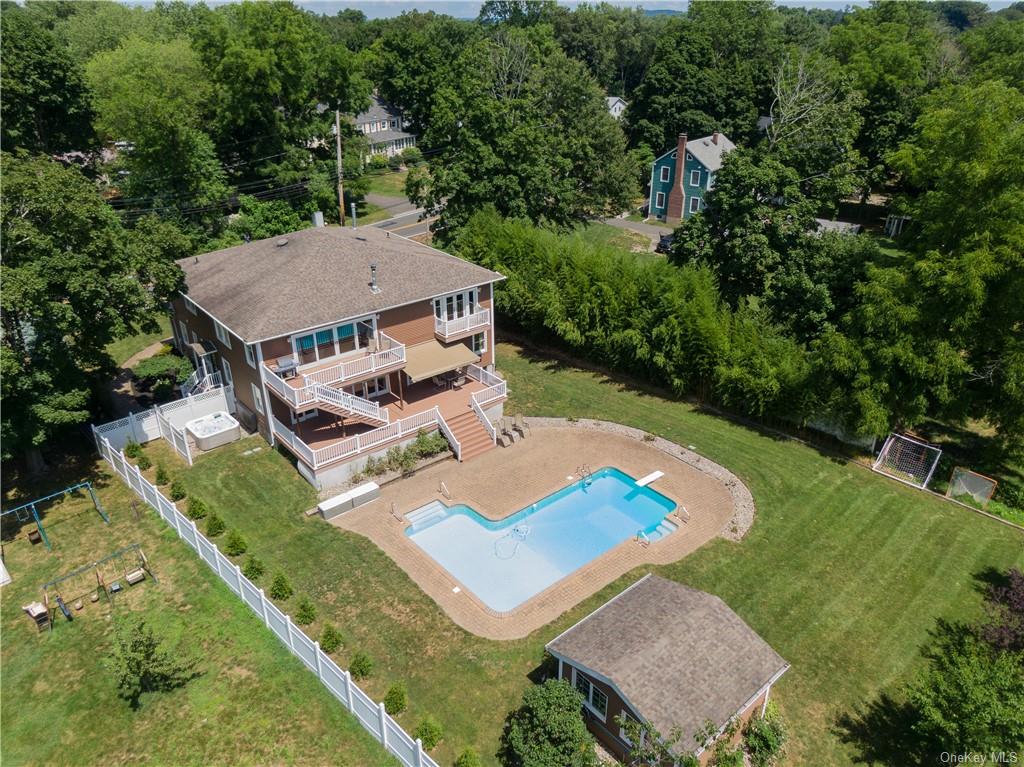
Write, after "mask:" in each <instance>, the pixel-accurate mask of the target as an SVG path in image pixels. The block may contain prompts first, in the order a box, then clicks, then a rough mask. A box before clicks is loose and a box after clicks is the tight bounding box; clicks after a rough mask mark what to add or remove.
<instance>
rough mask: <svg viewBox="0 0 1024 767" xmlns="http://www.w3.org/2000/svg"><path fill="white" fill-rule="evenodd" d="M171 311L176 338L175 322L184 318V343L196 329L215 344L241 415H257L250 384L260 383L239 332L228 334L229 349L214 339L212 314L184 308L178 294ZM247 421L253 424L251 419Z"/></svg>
mask: <svg viewBox="0 0 1024 767" xmlns="http://www.w3.org/2000/svg"><path fill="white" fill-rule="evenodd" d="M171 311H172V322H173V327H174V334H175V338H177V337H178V336H180V329H179V324H178V323H179V322H184V323H185V327H186V329H187V330H188V333H189V337H188V338H187V339H186V343H190V342H191V341H192V333H193V332H195V334H196V335H197V336H198V337H199V340H200V341H204V340H205V341H209V342H210V343H212V344H213V345H214V346H215V347H216V348H217V352H218V355H219V357H220V359H222V360H227V361H228V364H229V365H230V366H231V378H232V381H233V383H234V386H235V400H236V402H238V403H239V404H241V405H242V406H243V407H244V408H245V411H246V412H244V413H243V414H242V415H243V418H245V417H246V416H247V415H251V416H258V415H259V414H258V413H257V411H256V406H255V404H254V403H253V396H252V384H256V387H257V388H259V387H260V374H259V371H258V370H256V368H254V367H252V366H251V365H250V364H249V363H248V362H247V361H246V359H245V344H244V343H242V339H240V338H238V336H235V335H231V336H230V338H231V348H230V349H229V348H227V347H226V346H224V344H222V343H221V342H220V341H219V340H218V339H217V334H216V332H214V329H213V318H212V317H210V315H208V314H207V313H206V312H204V311H203V310H202V309H201V308H198V307H197V308H196V313H195V314H192V312H190V311H189V310H188V309H186V308H185V302H184V301H183V300H182V299H181V298H180V297H179V298H176V299H174V301H172V302H171ZM229 333H230V331H229ZM179 343H180V339H179ZM218 369H219V370H220V372H221V376H223V375H224V366H223V365H222V364H221V365H219V368H218ZM250 420H251V419H250ZM250 425H252V424H251V423H250ZM261 432H262V430H261ZM268 436H269V434H268V433H264V437H268Z"/></svg>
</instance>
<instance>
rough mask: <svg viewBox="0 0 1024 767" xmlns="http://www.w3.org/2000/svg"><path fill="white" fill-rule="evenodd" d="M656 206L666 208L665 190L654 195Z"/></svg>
mask: <svg viewBox="0 0 1024 767" xmlns="http://www.w3.org/2000/svg"><path fill="white" fill-rule="evenodd" d="M654 207H655V208H664V207H665V193H664V192H658V193H657V194H655V195H654Z"/></svg>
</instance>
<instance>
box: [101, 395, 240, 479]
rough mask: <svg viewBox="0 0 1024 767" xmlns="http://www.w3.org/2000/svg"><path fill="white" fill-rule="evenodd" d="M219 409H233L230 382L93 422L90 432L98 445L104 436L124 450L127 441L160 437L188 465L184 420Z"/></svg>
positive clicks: (139, 441) (233, 403) (230, 410)
mask: <svg viewBox="0 0 1024 767" xmlns="http://www.w3.org/2000/svg"><path fill="white" fill-rule="evenodd" d="M218 411H226V412H228V413H234V412H235V390H234V387H233V386H231V385H230V384H229V385H228V386H218V387H217V388H215V389H210V390H209V391H206V392H203V393H202V394H193V395H191V396H189V397H183V398H182V399H179V400H175V401H174V402H168V403H167V404H166V405H158V406H156V407H152V408H150V409H149V410H145V411H143V412H141V413H129V414H128V416H127V417H125V418H119V419H118V420H116V421H110V422H109V423H104V424H100V425H99V426H95V425H93V426H92V434H93V438H94V439H95V440H96V447H97V448H100V439H101V438H106V439H107V441H108V442H110V444H111V445H112V446H113V447H114V449H115V450H123V449H124V446H125V445H127V444H128V443H129V442H138V443H139V444H140V445H144V444H146V443H147V442H152V441H153V440H155V439H160V438H161V437H163V438H164V439H166V440H167V441H168V442H169V443H170V444H171V446H172V447H173V448H174V449H175V451H177V453H178V454H179V455H181V457H182V458H184V459H185V460H186V461H188V465H189V466H191V465H192V451H191V449H190V448H189V444H188V436H187V435H186V434H185V424H186V423H188V422H189V421H191V420H192V419H194V418H202V417H203V416H205V415H210V414H211V413H216V412H218ZM100 452H102V449H101V450H100Z"/></svg>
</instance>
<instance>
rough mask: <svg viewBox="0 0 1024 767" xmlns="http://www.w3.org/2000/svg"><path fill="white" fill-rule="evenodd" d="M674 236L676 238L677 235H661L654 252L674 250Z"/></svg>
mask: <svg viewBox="0 0 1024 767" xmlns="http://www.w3.org/2000/svg"><path fill="white" fill-rule="evenodd" d="M674 238H675V235H672V234H663V235H661V239H660V240H658V245H657V246H656V247H655V248H654V252H655V253H668V252H669V251H670V250H672V241H673V239H674Z"/></svg>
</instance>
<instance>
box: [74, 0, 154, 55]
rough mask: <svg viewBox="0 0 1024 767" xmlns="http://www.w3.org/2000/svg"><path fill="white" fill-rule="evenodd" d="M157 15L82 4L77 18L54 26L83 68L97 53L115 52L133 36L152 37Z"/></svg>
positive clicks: (135, 9)
mask: <svg viewBox="0 0 1024 767" xmlns="http://www.w3.org/2000/svg"><path fill="white" fill-rule="evenodd" d="M155 21H156V14H155V13H148V12H147V11H146V9H144V8H140V7H137V6H136V7H130V6H127V5H122V4H121V3H109V2H93V3H80V4H79V8H78V10H77V12H76V13H74V14H73V15H71V16H69V17H67V18H65V19H61V20H60V21H58V22H57V23H56V24H55V25H54V35H55V36H56V37H57V39H59V40H60V41H61V42H62V43H63V44H64V45H65V46H66V47H67V51H68V53H69V54H70V55H71V57H72V58H73V59H74V60H75V61H77V62H79V63H80V64H82V65H83V66H84V65H85V64H86V62H88V61H89V59H91V58H92V57H93V56H95V55H96V54H97V53H101V52H103V51H112V50H114V49H115V48H117V47H118V46H119V45H120V44H121V42H122V41H123V40H124V39H125V38H127V37H131V36H132V35H140V36H145V37H151V36H152V34H153V32H154V31H155V30H154V26H155V24H154V22H155Z"/></svg>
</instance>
